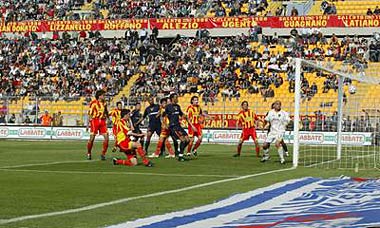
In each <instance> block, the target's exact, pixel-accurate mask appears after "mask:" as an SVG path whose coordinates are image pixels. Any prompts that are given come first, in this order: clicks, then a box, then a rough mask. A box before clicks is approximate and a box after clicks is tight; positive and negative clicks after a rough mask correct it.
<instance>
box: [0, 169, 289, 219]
mask: <svg viewBox="0 0 380 228" xmlns="http://www.w3.org/2000/svg"><path fill="white" fill-rule="evenodd" d="M293 169H294V168H293V167H292V168H287V169H278V170H272V171H268V172H262V173H255V174H250V175H245V176H240V177H234V178H228V179H223V180H217V181H211V182H207V183H203V184H197V185H192V186H188V187H184V188H179V189H173V190H168V191H163V192H156V193H151V194H147V195H141V196H135V197H127V198H123V199H119V200H114V201H109V202H105V203H99V204H93V205H89V206H85V207H80V208H74V209H69V210H64V211H56V212H49V213H44V214H36V215H27V216H21V217H16V218H11V219H0V225H2V224H8V223H14V222H20V221H25V220H29V219H36V218H44V217H50V216H57V215H65V214H70V213H78V212H82V211H88V210H94V209H98V208H101V207H106V206H112V205H115V204H120V203H125V202H129V201H133V200H139V199H146V198H150V197H156V196H162V195H167V194H173V193H178V192H184V191H188V190H193V189H197V188H202V187H207V186H211V185H216V184H222V183H227V182H231V181H237V180H244V179H248V178H251V177H257V176H263V175H268V174H273V173H278V172H285V171H289V170H293Z"/></svg>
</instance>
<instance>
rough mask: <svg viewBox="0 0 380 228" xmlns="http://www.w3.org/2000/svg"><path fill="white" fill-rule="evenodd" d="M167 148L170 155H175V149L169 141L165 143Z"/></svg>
mask: <svg viewBox="0 0 380 228" xmlns="http://www.w3.org/2000/svg"><path fill="white" fill-rule="evenodd" d="M165 146H166V148H167V149H168V152H169V154H170V155H175V153H174V150H173V148H172V146H171V145H170V142H169V141H168V140H166V141H165Z"/></svg>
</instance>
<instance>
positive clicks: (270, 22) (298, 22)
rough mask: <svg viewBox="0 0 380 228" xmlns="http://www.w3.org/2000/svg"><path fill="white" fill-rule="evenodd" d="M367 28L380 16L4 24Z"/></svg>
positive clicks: (22, 25) (38, 28)
mask: <svg viewBox="0 0 380 228" xmlns="http://www.w3.org/2000/svg"><path fill="white" fill-rule="evenodd" d="M256 25H258V26H261V27H263V28H327V27H336V28H339V27H345V28H353V27H356V28H367V27H380V16H378V15H373V16H366V15H350V16H341V15H339V16H337V15H330V16H327V15H321V16H300V17H210V18H160V19H122V20H80V21H26V22H9V23H3V22H1V23H0V32H5V33H7V32H9V33H13V32H27V31H29V32H54V31H100V30H127V29H128V28H129V29H137V30H139V29H143V28H146V29H147V28H151V29H152V28H154V27H156V28H158V29H159V30H186V29H215V28H226V29H228V28H250V27H253V26H256Z"/></svg>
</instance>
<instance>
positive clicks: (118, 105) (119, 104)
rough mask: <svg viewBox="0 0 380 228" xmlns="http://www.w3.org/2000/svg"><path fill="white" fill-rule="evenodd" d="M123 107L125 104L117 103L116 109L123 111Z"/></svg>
mask: <svg viewBox="0 0 380 228" xmlns="http://www.w3.org/2000/svg"><path fill="white" fill-rule="evenodd" d="M122 106H123V104H122V103H121V102H120V101H118V102H116V108H117V109H119V110H121V109H122V108H123V107H122Z"/></svg>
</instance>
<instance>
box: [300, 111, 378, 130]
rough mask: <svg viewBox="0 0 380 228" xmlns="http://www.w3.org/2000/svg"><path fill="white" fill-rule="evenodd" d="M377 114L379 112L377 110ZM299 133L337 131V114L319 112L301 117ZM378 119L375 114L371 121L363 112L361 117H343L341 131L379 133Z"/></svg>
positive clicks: (365, 112)
mask: <svg viewBox="0 0 380 228" xmlns="http://www.w3.org/2000/svg"><path fill="white" fill-rule="evenodd" d="M377 112H379V111H378V110H377ZM301 123H302V124H301V127H300V130H301V131H329V132H334V131H337V129H338V112H334V113H332V115H326V114H324V113H323V112H322V111H321V110H318V111H316V112H315V113H313V114H312V115H306V116H302V117H301ZM379 123H380V119H379V118H378V114H376V115H375V116H374V117H373V118H372V119H371V117H370V115H369V113H368V112H367V111H364V110H363V115H360V116H356V117H355V118H354V119H352V118H351V116H350V115H343V121H342V131H344V132H374V131H377V132H379V133H380V131H379V130H380V128H379Z"/></svg>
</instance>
